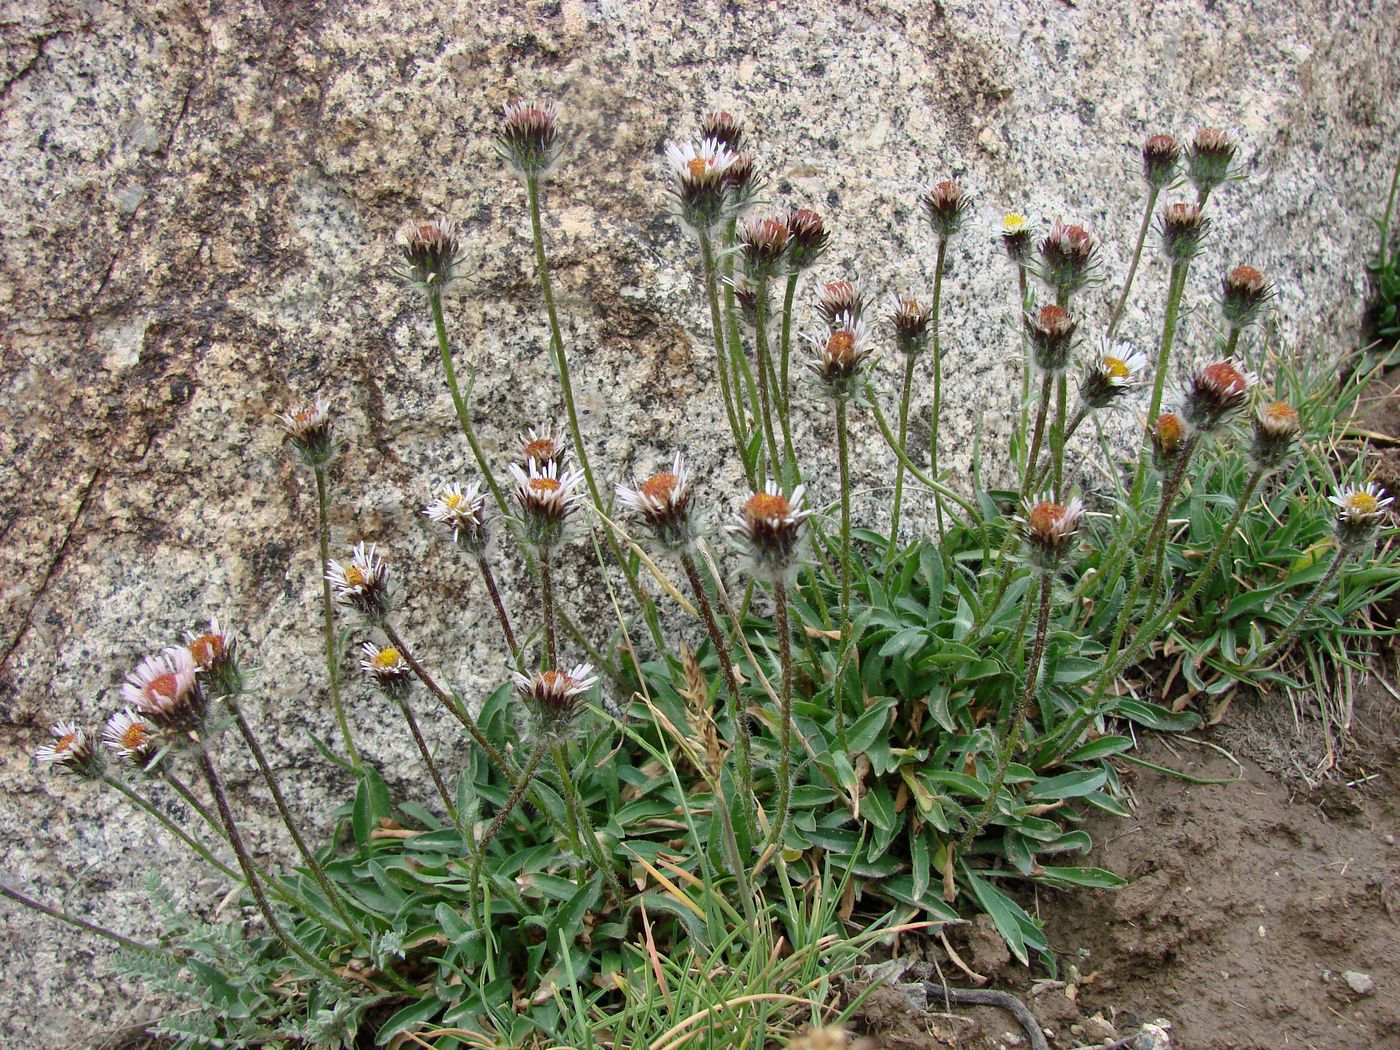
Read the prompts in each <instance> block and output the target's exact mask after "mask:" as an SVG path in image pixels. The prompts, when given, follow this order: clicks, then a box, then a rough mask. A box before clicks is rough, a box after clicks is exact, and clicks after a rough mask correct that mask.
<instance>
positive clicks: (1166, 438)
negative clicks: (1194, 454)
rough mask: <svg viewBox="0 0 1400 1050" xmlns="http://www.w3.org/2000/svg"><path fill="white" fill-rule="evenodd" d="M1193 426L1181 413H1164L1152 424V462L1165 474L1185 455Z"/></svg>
mask: <svg viewBox="0 0 1400 1050" xmlns="http://www.w3.org/2000/svg"><path fill="white" fill-rule="evenodd" d="M1191 433H1192V430H1191V424H1190V423H1188V422H1186V420H1185V418H1183V417H1182V415H1181V414H1180V413H1179V412H1163V413H1162V414H1161V415H1160V416H1158V417H1157V421H1156V422H1155V423H1153V424H1152V430H1151V435H1150V436H1151V438H1152V461H1153V462H1154V463H1155V464H1156V466H1157V469H1158V470H1160V471H1162V472H1163V473H1164V474H1165V473H1166V472H1167V471H1168V470H1170V469H1171V468H1172V467H1173V466H1175V465H1176V462H1177V460H1178V459H1180V458H1181V456H1182V455H1183V454H1184V453H1185V451H1186V447H1187V442H1188V440H1189V439H1190V437H1191Z"/></svg>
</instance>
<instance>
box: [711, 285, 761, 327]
mask: <svg viewBox="0 0 1400 1050" xmlns="http://www.w3.org/2000/svg"><path fill="white" fill-rule="evenodd" d="M720 280H721V281H723V282H724V283H725V284H726V285H728V286H729V288H730V289H731V290H732V291H733V292H734V303H735V305H736V306H738V307H739V316H740V317H741V318H743V321H744V323H745V324H746V325H748V326H749V327H750V328H753V327H754V326H755V325H757V324H758V289H757V288H756V287H755V286H754V283H753V282H752V281H750V280H749V279H748V278H747V277H745V276H744V275H743V274H742V273H734V274H730V275H729V276H728V277H721V278H720Z"/></svg>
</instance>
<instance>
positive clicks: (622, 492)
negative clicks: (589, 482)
mask: <svg viewBox="0 0 1400 1050" xmlns="http://www.w3.org/2000/svg"><path fill="white" fill-rule="evenodd" d="M690 497H691V491H690V475H689V474H688V473H687V471H686V469H685V461H684V460H683V459H682V458H681V454H680V453H679V452H677V453H676V458H675V460H674V461H673V462H672V464H671V469H670V470H668V471H662V472H661V473H660V474H653V475H652V476H651V477H649V478H647V479H646V480H645V481H641V482H638V483H637V487H636V488H633V489H629V488H628V487H627V486H625V485H619V486H618V487H617V498H618V499H619V500H621V501H622V505H623V506H625V507H626V508H627V509H628V510H630V511H632V513H634V514H636V515H637V517H639V518H641V519H642V521H643V523H644V524H645V525H646V527H647V528H648V529H649V530H650V531H651V534H652V537H653V538H654V539H655V540H656V543H657V545H658V546H660V547H661V549H662V550H665V551H667V552H670V553H677V554H679V553H683V552H688V551H689V550H690V549H691V548H692V547H693V546H694V545H695V527H694V525H693V524H692V522H691V520H690Z"/></svg>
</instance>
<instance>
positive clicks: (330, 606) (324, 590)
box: [314, 466, 360, 771]
mask: <svg viewBox="0 0 1400 1050" xmlns="http://www.w3.org/2000/svg"><path fill="white" fill-rule="evenodd" d="M314 473H315V475H316V522H317V527H316V537H317V539H318V541H319V542H320V546H321V612H322V614H323V617H324V634H325V643H326V674H327V677H328V678H329V680H330V687H331V707H332V708H333V709H334V710H335V720H336V724H337V725H338V726H340V736H341V739H343V740H344V741H345V752H346V754H347V755H349V756H350V764H351V765H352V766H353V767H354V768H355V769H356V770H357V771H358V770H359V768H360V752H359V750H358V749H357V748H356V747H355V740H354V738H353V737H352V736H351V735H350V722H349V720H348V719H347V718H346V717H345V704H344V703H343V702H342V700H341V697H340V655H341V654H340V646H339V644H338V643H337V642H336V637H335V601H334V599H332V597H331V581H330V580H329V579H328V578H327V577H326V573H327V572H328V571H329V569H330V562H331V523H330V497H329V495H328V494H327V491H326V468H325V467H324V466H317V467H315V468H314Z"/></svg>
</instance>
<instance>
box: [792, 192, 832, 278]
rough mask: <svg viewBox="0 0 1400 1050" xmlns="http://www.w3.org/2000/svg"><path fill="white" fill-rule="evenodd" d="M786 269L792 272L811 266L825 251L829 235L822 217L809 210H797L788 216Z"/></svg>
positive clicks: (829, 239)
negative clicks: (788, 235) (788, 234)
mask: <svg viewBox="0 0 1400 1050" xmlns="http://www.w3.org/2000/svg"><path fill="white" fill-rule="evenodd" d="M787 226H788V231H789V233H790V237H789V239H788V267H789V269H791V270H793V271H798V270H805V269H807V268H808V267H810V266H812V265H813V264H814V263H815V262H816V261H817V260H818V259H820V258H821V256H822V254H823V253H824V252H825V251H826V246H827V244H828V243H829V242H830V241H831V234H830V233H828V232H827V229H826V226H825V225H823V223H822V217H821V216H820V215H818V214H817V213H816V212H814V211H812V210H811V209H810V208H799V209H798V210H797V211H795V212H793V213H792V214H791V215H790V216H788V221H787Z"/></svg>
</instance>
